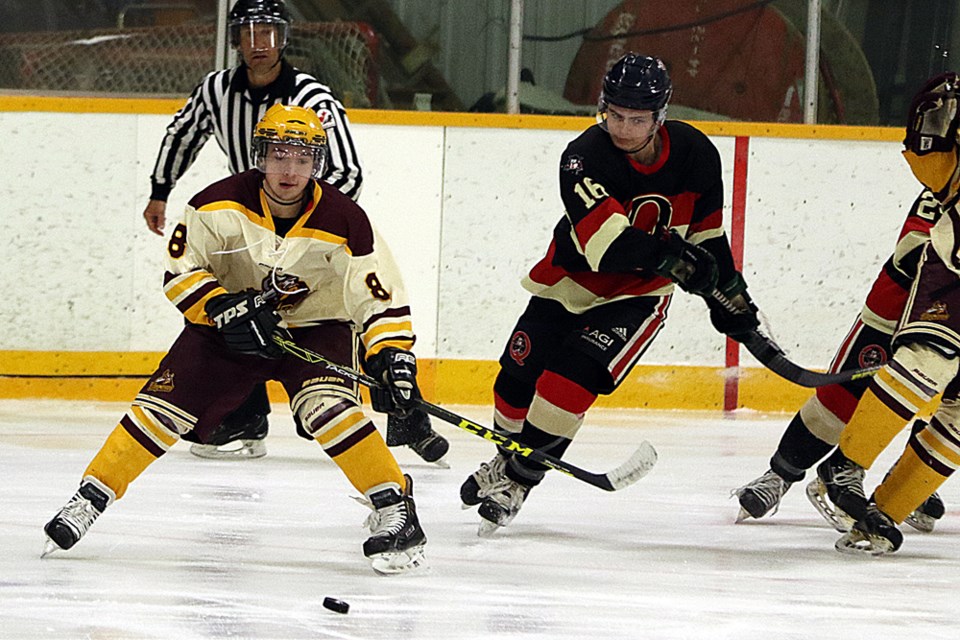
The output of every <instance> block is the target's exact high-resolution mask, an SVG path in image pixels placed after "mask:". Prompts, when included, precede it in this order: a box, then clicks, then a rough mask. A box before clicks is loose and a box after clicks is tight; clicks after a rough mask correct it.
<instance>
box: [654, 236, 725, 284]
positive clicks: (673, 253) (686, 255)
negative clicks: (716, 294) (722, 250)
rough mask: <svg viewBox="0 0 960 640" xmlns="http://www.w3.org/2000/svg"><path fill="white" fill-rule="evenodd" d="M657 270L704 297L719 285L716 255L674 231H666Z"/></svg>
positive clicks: (655, 269) (659, 274)
mask: <svg viewBox="0 0 960 640" xmlns="http://www.w3.org/2000/svg"><path fill="white" fill-rule="evenodd" d="M654 272H656V274H657V275H658V276H663V277H665V278H670V279H671V280H673V281H674V282H676V283H677V285H678V286H679V287H680V288H681V289H683V290H684V291H686V292H687V293H694V294H697V295H700V296H703V295H706V294H708V293H710V292H711V291H713V289H714V287H715V286H716V285H717V259H716V258H714V257H713V254H712V253H710V252H709V251H707V250H706V249H703V248H701V247H698V246H697V245H695V244H692V243H690V242H687V241H686V240H684V239H683V238H681V237H680V234H678V233H677V232H676V231H674V230H672V229H671V230H670V232H669V233H665V234H664V236H663V239H662V241H661V243H660V255H659V257H658V260H657V266H656V267H655V268H654Z"/></svg>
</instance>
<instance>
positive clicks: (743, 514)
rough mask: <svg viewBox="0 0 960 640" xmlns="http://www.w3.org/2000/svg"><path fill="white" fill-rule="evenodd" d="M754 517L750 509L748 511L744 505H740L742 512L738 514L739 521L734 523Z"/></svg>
mask: <svg viewBox="0 0 960 640" xmlns="http://www.w3.org/2000/svg"><path fill="white" fill-rule="evenodd" d="M752 517H753V516H752V515H750V512H749V511H747V510H746V509H744V508H743V507H740V513H738V514H737V521H736V522H735V523H734V524H740V523H741V522H743V521H744V520H749V519H750V518H752Z"/></svg>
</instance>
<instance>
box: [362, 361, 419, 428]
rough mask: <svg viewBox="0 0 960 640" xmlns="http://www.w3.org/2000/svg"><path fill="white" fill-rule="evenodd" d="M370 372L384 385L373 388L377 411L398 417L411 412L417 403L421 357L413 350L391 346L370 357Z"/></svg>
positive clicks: (373, 401)
mask: <svg viewBox="0 0 960 640" xmlns="http://www.w3.org/2000/svg"><path fill="white" fill-rule="evenodd" d="M366 370H367V373H369V374H370V376H371V377H373V378H376V379H377V381H378V382H381V383H382V384H381V385H380V386H378V387H370V403H371V404H372V405H373V410H374V411H379V412H380V413H389V414H393V415H397V416H406V415H408V414H409V413H410V412H411V411H412V410H413V408H414V407H416V405H417V399H419V398H420V388H419V387H418V386H417V358H416V356H414V355H413V354H412V353H410V352H409V351H404V350H403V349H396V348H394V347H387V348H385V349H383V350H382V351H380V352H378V353H377V354H376V355H374V356H370V357H369V358H367V363H366Z"/></svg>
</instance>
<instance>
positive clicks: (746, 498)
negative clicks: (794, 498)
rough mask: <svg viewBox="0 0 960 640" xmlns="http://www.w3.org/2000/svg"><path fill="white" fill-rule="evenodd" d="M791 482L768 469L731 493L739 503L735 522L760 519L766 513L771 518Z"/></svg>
mask: <svg viewBox="0 0 960 640" xmlns="http://www.w3.org/2000/svg"><path fill="white" fill-rule="evenodd" d="M792 485H793V483H792V482H787V481H786V480H784V479H783V478H782V477H780V475H779V474H777V473H776V472H775V471H774V470H773V469H768V470H767V471H766V473H764V474H763V475H762V476H760V477H759V478H757V479H756V480H754V481H753V482H750V483H748V484H746V485H744V486H742V487H740V488H739V489H735V490H734V491H733V495H735V496H737V499H738V500H739V501H740V513H739V514H738V515H737V522H738V523H739V522H743V521H744V520H747V519H749V518H762V517H763V516H765V515H767V514H768V513H769V514H770V515H771V516H772V515H773V514H775V513H776V512H777V509H779V508H780V500H781V499H782V498H783V494H785V493H786V492H787V491H788V490H789V489H790V487H791V486H792Z"/></svg>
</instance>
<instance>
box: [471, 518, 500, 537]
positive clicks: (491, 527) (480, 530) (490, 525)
mask: <svg viewBox="0 0 960 640" xmlns="http://www.w3.org/2000/svg"><path fill="white" fill-rule="evenodd" d="M503 527H504V525H501V524H497V523H496V522H490V521H489V520H487V519H485V518H480V526H479V527H477V535H478V536H480V537H481V538H490V537H493V534H495V533H496V532H497V531H499V530H500V529H502V528H503Z"/></svg>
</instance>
